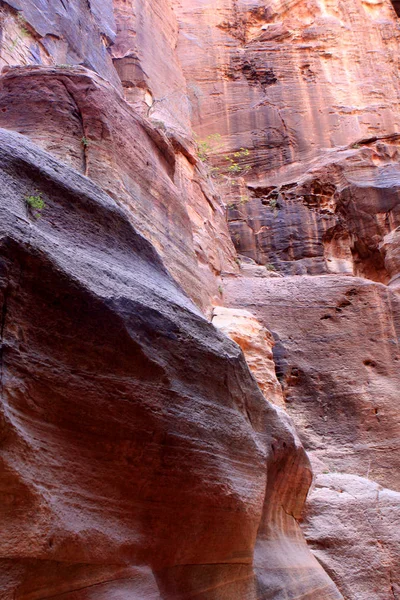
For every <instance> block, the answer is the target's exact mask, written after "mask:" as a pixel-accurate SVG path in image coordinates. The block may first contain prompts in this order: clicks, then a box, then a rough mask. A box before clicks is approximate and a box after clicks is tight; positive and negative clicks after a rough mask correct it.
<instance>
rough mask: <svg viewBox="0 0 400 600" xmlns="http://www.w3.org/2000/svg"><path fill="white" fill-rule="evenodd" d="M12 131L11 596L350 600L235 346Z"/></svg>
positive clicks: (8, 181)
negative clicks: (314, 541)
mask: <svg viewBox="0 0 400 600" xmlns="http://www.w3.org/2000/svg"><path fill="white" fill-rule="evenodd" d="M0 138H1V153H2V156H1V179H2V185H1V195H2V201H1V210H2V218H1V229H2V234H1V240H2V243H1V289H2V327H1V337H2V355H1V386H2V412H1V431H2V440H3V444H2V453H1V460H2V469H1V477H0V482H1V483H0V488H1V490H2V519H1V527H2V531H1V537H0V539H1V557H2V559H1V561H2V570H1V571H2V576H1V577H2V589H3V597H4V598H5V600H6V599H8V598H10V599H11V598H13V599H14V598H18V599H21V600H24V599H25V600H27V599H28V598H29V599H30V600H32V599H39V598H45V597H54V598H58V597H60V598H63V599H64V598H68V600H69V599H74V600H76V599H81V598H82V599H83V598H95V597H96V598H99V597H100V598H102V597H104V598H105V597H107V598H109V597H115V598H128V597H129V598H138V599H139V598H140V599H141V600H143V599H144V598H158V597H160V598H166V599H169V598H171V599H176V598H182V599H186V598H191V597H194V596H195V597H196V598H204V599H211V598H213V599H220V598H221V599H224V600H227V599H232V600H233V599H234V598H237V597H238V594H239V595H240V596H241V597H242V598H248V599H249V600H253V599H254V600H255V599H256V598H257V597H258V595H259V593H258V592H257V591H256V590H257V589H261V590H263V589H266V590H268V589H274V590H275V589H276V590H285V594H286V596H287V597H289V598H297V597H298V594H299V591H300V588H299V585H300V584H298V583H297V579H296V576H295V573H296V574H297V573H298V569H299V568H300V567H301V573H302V581H301V590H303V589H304V588H306V589H307V596H304V597H308V598H313V599H315V600H317V598H320V595H318V592H317V591H316V590H318V589H321V586H323V587H324V588H325V587H326V589H327V595H326V596H325V597H326V598H340V597H341V595H340V594H339V592H338V591H337V590H336V588H335V586H334V584H333V583H332V582H331V581H330V579H329V578H328V576H327V575H326V573H325V572H324V571H323V569H322V568H321V567H320V566H319V564H318V563H317V562H316V561H315V559H314V558H313V557H312V555H311V553H310V552H309V550H308V548H307V546H306V544H305V541H304V539H303V537H302V534H301V532H300V529H299V527H298V524H297V520H296V519H298V518H299V516H300V513H301V510H302V508H303V504H304V501H305V498H306V494H307V490H308V487H309V484H310V481H311V473H310V469H309V464H308V460H307V458H306V455H305V453H304V450H303V449H302V446H301V444H300V443H299V441H298V439H297V438H296V435H295V432H294V430H293V427H292V425H291V424H290V422H289V420H288V419H287V417H286V415H285V414H284V413H283V412H282V411H279V409H276V408H274V407H272V405H270V404H268V403H267V402H266V401H265V399H264V398H263V396H262V394H261V393H260V391H259V390H258V388H257V386H256V384H255V382H254V380H253V378H252V377H251V376H250V373H249V371H248V367H247V366H246V363H245V361H244V358H243V355H242V353H241V351H240V349H239V347H238V346H237V345H236V344H234V343H233V342H231V341H229V340H228V339H227V338H226V337H225V336H223V335H222V334H220V333H218V332H217V330H216V329H215V328H214V327H213V326H212V325H211V324H209V323H208V322H207V321H206V320H205V319H204V317H202V316H201V314H200V313H199V311H198V309H196V308H195V306H194V304H193V303H192V302H191V301H190V300H189V299H188V298H187V297H186V296H185V295H184V294H183V293H182V291H181V290H180V289H179V287H178V286H177V285H176V283H175V282H174V281H173V280H172V279H171V277H170V276H169V275H168V273H167V271H166V270H165V268H164V267H163V265H162V263H161V261H160V259H159V257H158V256H157V254H156V252H155V251H154V249H153V248H152V246H151V245H150V244H149V242H148V241H147V240H145V239H144V238H143V237H141V236H140V235H139V234H138V233H136V232H135V230H134V229H133V227H132V225H131V224H130V221H129V216H128V213H127V212H126V211H124V210H122V209H121V208H119V207H118V206H117V205H116V203H115V202H114V201H113V200H112V199H111V198H110V197H108V196H107V195H105V194H104V193H103V192H102V191H101V189H100V188H99V187H97V186H96V185H95V184H93V183H92V182H90V180H88V179H87V178H85V177H83V176H82V175H80V174H79V173H78V172H77V171H74V170H71V169H70V168H68V167H66V166H65V165H64V164H62V163H61V162H59V161H57V160H55V159H54V158H52V156H51V155H50V154H47V153H45V152H43V151H42V150H40V149H39V148H38V147H36V146H35V145H33V144H32V143H31V142H29V141H28V140H27V138H24V137H23V136H21V135H19V134H16V133H13V132H6V131H4V130H2V131H1V134H0ZM38 197H39V198H40V199H41V200H42V201H43V202H44V206H42V207H41V208H40V207H37V206H35V205H33V203H32V198H38ZM38 213H40V214H38ZM39 216H40V218H39ZM256 540H257V559H256V570H257V569H260V560H261V559H260V554H261V558H262V561H264V562H265V564H263V566H262V569H261V572H260V573H259V577H258V579H257V578H255V576H254V570H253V552H254V546H255V543H256ZM260 548H261V550H260ZM288 548H293V553H294V554H295V555H296V561H297V562H296V563H293V562H292V561H288V556H287V549H288ZM269 557H271V563H270V564H269ZM272 558H273V560H272ZM268 573H269V575H268ZM279 593H280V592H279ZM282 593H283V591H282ZM265 597H268V596H265ZM274 597H279V596H278V595H275V596H274Z"/></svg>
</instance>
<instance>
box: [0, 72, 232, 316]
mask: <svg viewBox="0 0 400 600" xmlns="http://www.w3.org/2000/svg"><path fill="white" fill-rule="evenodd" d="M110 106H112V107H113V111H112V114H110V113H109V107H110ZM0 125H1V126H3V127H6V128H8V129H13V130H15V131H18V132H19V133H23V134H25V135H29V137H30V138H31V139H32V140H34V141H35V142H37V143H38V144H40V145H41V146H42V147H44V148H45V149H47V150H49V151H51V152H52V153H53V154H55V155H56V156H58V157H59V158H60V160H61V161H62V162H63V163H65V164H68V165H70V166H72V167H74V168H75V169H78V170H80V171H81V172H82V173H84V174H85V175H87V176H88V177H90V178H91V179H92V180H93V181H95V182H96V183H98V184H99V185H100V186H101V187H102V188H103V189H104V191H105V192H107V193H108V194H110V195H111V196H112V197H113V198H114V199H115V200H116V202H118V203H119V204H120V205H122V206H125V207H126V208H127V209H128V210H129V213H130V215H131V217H132V221H133V223H134V225H135V226H136V227H137V228H138V230H139V231H140V232H141V233H143V234H144V235H145V236H146V237H147V238H148V239H149V240H151V241H152V242H153V244H154V245H155V246H156V248H157V250H158V251H159V252H160V253H161V255H162V256H163V257H164V259H165V262H166V265H167V266H168V268H169V269H170V271H171V273H172V274H173V275H174V276H175V277H176V279H177V281H179V283H181V285H182V286H183V287H184V289H185V290H186V291H187V292H188V293H189V294H190V295H191V297H192V298H193V299H194V300H195V301H196V302H197V303H198V304H199V305H200V306H201V307H202V308H203V309H204V310H207V308H208V306H209V303H210V297H212V296H213V295H215V296H216V297H218V291H217V288H218V283H217V276H218V275H219V274H220V272H221V270H224V271H230V270H231V271H235V270H236V269H237V265H236V263H235V262H234V250H233V246H232V243H231V240H230V238H229V234H228V232H227V229H226V222H225V215H224V212H223V210H222V207H221V204H220V201H219V198H218V197H217V195H216V193H215V191H213V188H212V186H210V184H209V182H208V181H207V179H206V178H205V177H204V173H203V174H202V173H201V170H200V169H199V168H197V167H196V160H197V159H196V157H195V155H194V154H193V144H192V147H191V148H190V147H189V148H186V147H184V146H182V145H180V144H178V142H177V141H176V144H174V141H175V140H174V139H169V138H168V137H167V136H166V135H165V133H164V132H163V131H159V130H158V129H156V128H155V127H154V126H153V125H152V124H151V123H150V122H149V121H148V120H146V119H143V118H142V117H141V116H140V115H139V114H138V113H137V112H136V111H135V110H134V109H133V108H132V107H131V106H130V105H128V104H127V103H126V102H125V101H124V100H123V98H122V97H121V96H120V95H119V94H117V93H116V91H115V90H114V89H113V88H112V87H110V86H109V85H108V84H106V83H105V82H103V81H102V80H100V79H99V78H98V77H95V76H94V74H91V73H89V72H88V71H86V70H83V69H81V70H79V69H57V68H42V67H26V68H15V69H12V70H10V71H8V72H6V73H5V75H4V76H3V79H2V80H1V81H0ZM176 145H178V148H177V150H175V146H176Z"/></svg>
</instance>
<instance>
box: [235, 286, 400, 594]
mask: <svg viewBox="0 0 400 600" xmlns="http://www.w3.org/2000/svg"><path fill="white" fill-rule="evenodd" d="M224 297H225V299H226V302H228V303H231V305H232V306H233V307H239V306H240V307H241V309H242V307H245V308H246V310H248V311H250V312H251V313H252V315H254V317H255V318H256V319H257V321H258V322H259V323H261V325H263V326H265V327H266V326H268V327H269V329H270V331H271V332H272V333H273V335H274V338H275V347H274V356H275V363H276V367H277V375H278V378H279V380H280V382H281V384H282V388H283V391H284V398H285V403H286V409H287V411H288V412H289V414H290V415H291V416H292V417H293V419H294V422H295V423H296V426H297V430H298V432H299V435H300V439H301V440H302V442H303V443H304V445H305V448H306V450H307V451H308V454H309V456H310V458H311V462H312V464H313V467H314V471H315V473H316V474H317V479H316V487H315V489H314V490H313V492H312V493H311V496H310V499H309V505H308V506H309V510H308V512H307V514H306V520H305V533H306V537H307V538H308V540H309V542H310V544H311V546H312V547H313V548H314V550H315V553H316V556H317V557H318V559H319V560H320V562H321V563H322V565H323V566H324V567H325V568H326V569H327V571H328V573H329V574H330V575H331V577H332V578H333V579H334V581H335V582H336V583H337V585H338V587H339V589H340V590H341V592H342V593H343V595H344V597H345V598H350V599H353V598H354V599H355V600H359V599H361V598H365V599H367V598H371V599H372V598H375V597H376V598H391V597H394V598H396V595H395V591H396V590H398V586H399V581H400V579H399V575H400V574H399V572H398V564H399V563H398V536H397V529H398V528H396V524H397V523H398V520H399V517H400V504H399V491H400V479H399V471H400V452H399V439H400V413H399V408H398V398H399V390H400V376H399V359H400V355H399V345H398V340H399V335H400V298H399V296H398V294H397V293H396V292H395V291H393V290H391V288H388V287H386V286H385V285H383V284H379V283H374V282H371V281H366V280H364V279H359V278H353V277H340V276H338V275H335V276H334V275H331V276H328V275H326V276H320V277H309V276H304V277H285V278H282V279H276V278H274V279H269V278H259V277H257V278H254V277H241V278H227V279H226V280H225V281H224ZM336 472H337V473H338V474H336ZM326 473H331V475H329V476H328V475H325V474H326ZM332 473H333V474H332ZM360 476H361V477H360ZM381 493H382V506H381V505H380V504H379V497H380V494H381ZM377 496H378V500H377ZM372 521H373V522H372ZM338 523H341V526H340V527H338ZM392 526H393V531H392V529H391V528H392ZM372 556H373V557H374V560H373V561H372ZM371 561H372V562H371ZM390 582H391V583H390ZM390 585H392V586H393V589H394V590H395V591H394V592H393V595H392V596H391V595H390V594H389V592H388V590H390ZM385 594H386V595H385Z"/></svg>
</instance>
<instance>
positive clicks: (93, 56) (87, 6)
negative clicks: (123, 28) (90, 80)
mask: <svg viewBox="0 0 400 600" xmlns="http://www.w3.org/2000/svg"><path fill="white" fill-rule="evenodd" d="M1 29H2V40H1V58H0V65H1V66H4V65H8V66H13V65H16V64H23V65H26V64H59V65H63V66H64V67H65V66H68V65H76V64H80V65H83V66H85V67H87V68H89V69H91V70H93V71H96V72H97V73H99V74H100V75H102V76H103V77H105V78H106V79H108V80H109V81H110V82H112V83H113V84H114V85H116V86H118V87H120V85H121V84H120V81H119V78H118V76H117V74H116V72H115V69H114V68H113V64H112V59H111V56H110V54H109V52H108V50H107V49H108V47H109V46H110V44H112V43H113V41H114V39H115V36H116V26H115V20H114V14H113V2H112V0H90V2H88V1H85V0H72V1H69V2H68V3H65V2H63V1H62V0H57V1H56V2H54V1H52V0H9V1H7V2H2V8H1Z"/></svg>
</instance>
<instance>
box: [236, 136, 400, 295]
mask: <svg viewBox="0 0 400 600" xmlns="http://www.w3.org/2000/svg"><path fill="white" fill-rule="evenodd" d="M398 143H399V142H398V138H397V137H395V138H394V139H387V140H380V141H378V142H377V141H372V142H365V144H359V145H358V146H359V148H348V149H344V150H339V151H337V152H331V153H329V154H327V155H326V156H325V157H324V158H323V159H319V160H315V161H313V162H312V163H311V165H307V164H304V163H303V165H302V168H303V169H304V173H303V174H301V175H300V174H299V173H294V176H295V177H296V179H292V178H290V177H289V178H288V179H287V180H286V181H284V182H282V181H280V178H279V177H277V178H274V177H271V179H270V181H269V186H268V187H263V186H261V187H259V186H257V185H255V186H254V187H251V188H250V196H249V198H248V201H247V202H246V203H240V202H239V203H235V202H234V203H232V204H231V205H230V207H229V209H228V218H229V221H230V229H231V233H232V237H233V240H234V242H235V245H236V247H237V249H238V251H239V252H240V253H241V254H244V255H246V256H248V257H250V258H253V259H254V260H256V261H257V262H258V263H260V264H267V265H272V266H273V267H274V268H276V269H277V270H278V271H279V272H282V273H286V274H292V275H301V274H312V275H316V274H322V273H329V272H330V273H344V274H350V275H357V276H362V277H367V278H369V279H372V280H375V281H381V282H383V283H388V282H389V280H390V279H391V278H392V277H394V276H395V274H397V273H398V272H399V266H398V265H397V264H394V263H393V259H391V258H390V257H389V255H390V254H391V251H389V254H388V257H387V261H389V263H390V264H388V267H387V266H386V262H387V261H386V262H385V260H384V255H383V253H382V248H383V240H384V238H385V236H386V235H388V234H390V232H391V231H392V230H393V229H395V228H396V227H398V226H399V224H400V196H399V189H400V167H399V146H398ZM385 248H387V246H385ZM392 263H393V264H392Z"/></svg>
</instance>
